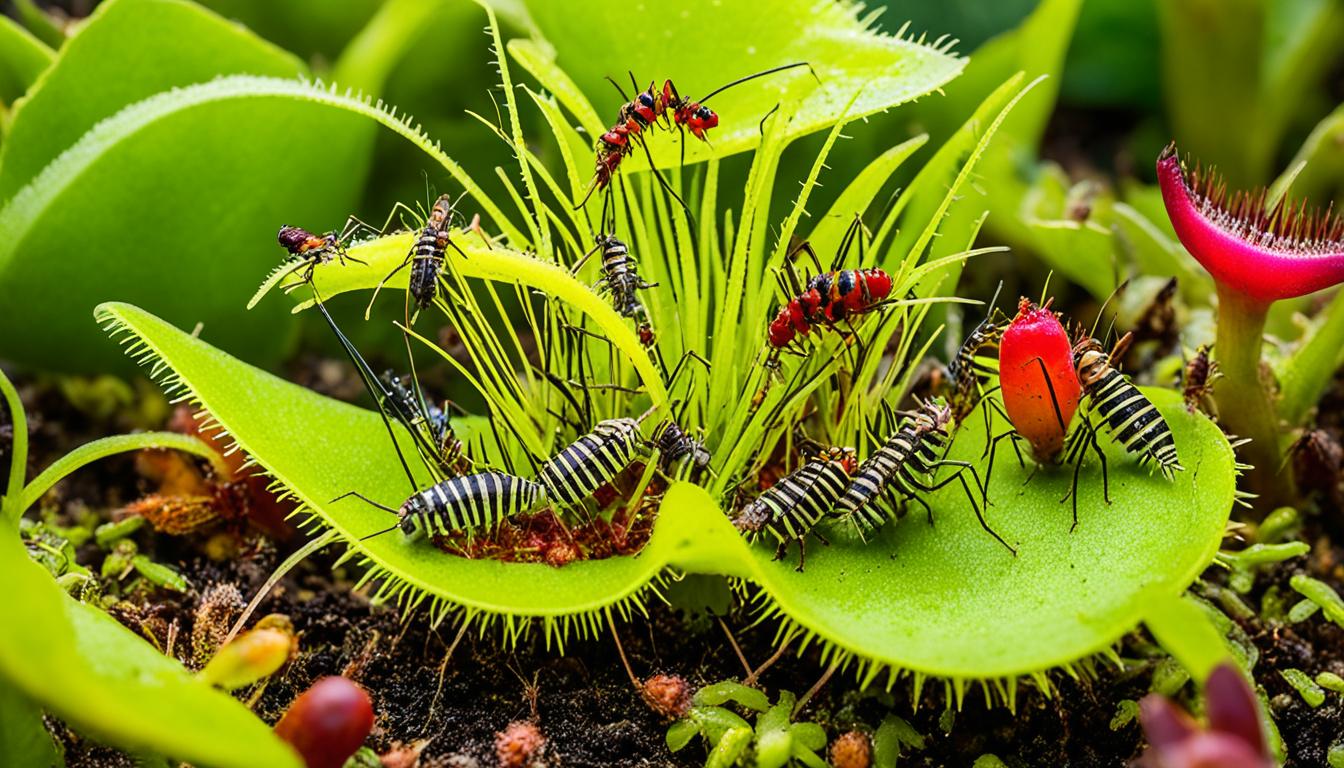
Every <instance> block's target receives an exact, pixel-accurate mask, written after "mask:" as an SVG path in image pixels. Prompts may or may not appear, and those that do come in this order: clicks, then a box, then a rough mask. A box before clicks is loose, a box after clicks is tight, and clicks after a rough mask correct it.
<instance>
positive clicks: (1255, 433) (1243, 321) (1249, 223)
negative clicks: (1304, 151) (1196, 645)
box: [1157, 144, 1344, 502]
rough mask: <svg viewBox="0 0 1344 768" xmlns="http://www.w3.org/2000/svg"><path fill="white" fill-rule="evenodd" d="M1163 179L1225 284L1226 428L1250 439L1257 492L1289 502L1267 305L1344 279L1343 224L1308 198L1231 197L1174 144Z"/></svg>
mask: <svg viewBox="0 0 1344 768" xmlns="http://www.w3.org/2000/svg"><path fill="white" fill-rule="evenodd" d="M1157 174H1158V183H1159V185H1160V186H1161V189H1162V199H1163V201H1164V202H1165V203H1166V206H1167V214H1168V215H1169V216H1170V217H1171V223H1172V226H1173V227H1175V229H1176V235H1177V237H1179V238H1180V240H1181V243H1182V244H1183V245H1184V246H1185V247H1186V250H1188V251H1190V253H1191V254H1192V255H1193V256H1194V257H1195V258H1196V259H1197V260H1198V261H1199V262H1200V264H1202V265H1203V266H1204V268H1205V269H1207V270H1208V271H1209V273H1210V274H1211V275H1212V276H1213V279H1214V282H1215V283H1216V284H1217V286H1218V341H1217V346H1216V347H1215V349H1214V352H1215V355H1216V356H1217V358H1218V363H1219V365H1220V367H1221V369H1222V371H1223V373H1224V374H1225V375H1226V377H1227V382H1226V383H1225V384H1224V385H1223V386H1222V387H1219V389H1218V392H1217V394H1216V398H1217V400H1218V405H1219V408H1218V410H1219V413H1220V414H1221V415H1222V418H1223V420H1224V422H1225V423H1226V425H1227V427H1228V429H1229V430H1230V431H1231V432H1233V433H1235V434H1237V435H1240V436H1242V437H1246V438H1250V440H1251V442H1250V444H1249V445H1248V447H1247V449H1246V450H1247V453H1248V455H1249V457H1250V458H1251V464H1253V465H1254V466H1255V472H1254V474H1253V475H1252V480H1253V483H1254V486H1253V487H1254V488H1255V489H1256V490H1258V491H1260V492H1262V493H1266V494H1268V495H1269V496H1271V497H1272V498H1269V499H1268V501H1270V502H1274V501H1289V500H1291V498H1292V481H1291V478H1290V477H1289V476H1288V475H1287V474H1286V473H1283V472H1279V471H1278V469H1279V467H1280V463H1281V456H1282V453H1281V447H1280V441H1281V436H1280V427H1279V416H1278V413H1277V411H1276V408H1275V398H1274V394H1273V392H1272V389H1271V388H1270V384H1269V383H1268V382H1266V381H1265V380H1264V376H1263V375H1262V373H1261V367H1260V352H1261V341H1262V337H1263V335H1264V328H1265V319H1266V316H1267V314H1268V312H1269V307H1270V305H1271V304H1273V303H1274V302H1275V301H1278V300H1281V299H1287V298H1293V297H1297V296H1304V295H1306V294H1309V293H1313V292H1315V291H1319V290H1322V289H1325V288H1329V287H1331V286H1334V285H1338V284H1339V283H1341V282H1344V219H1340V218H1339V217H1334V218H1332V217H1331V215H1330V212H1329V211H1325V212H1321V211H1315V210H1308V209H1307V207H1306V202H1305V201H1303V202H1301V203H1297V204H1295V203H1293V202H1292V201H1289V200H1287V199H1286V198H1280V199H1279V200H1278V201H1277V202H1273V203H1272V202H1271V201H1270V198H1269V197H1268V192H1260V193H1258V194H1257V193H1252V192H1237V193H1235V194H1229V192H1228V191H1227V189H1226V187H1225V185H1223V183H1222V182H1221V180H1220V179H1219V178H1218V177H1217V176H1216V175H1215V174H1213V173H1212V172H1211V171H1207V170H1201V169H1198V168H1197V169H1195V171H1194V172H1193V173H1190V172H1189V171H1188V169H1187V168H1186V167H1185V164H1184V163H1183V162H1182V161H1181V160H1180V158H1179V157H1178V156H1177V154H1176V148H1175V145H1174V144H1173V145H1171V146H1169V147H1167V149H1166V150H1164V151H1163V153H1162V155H1161V156H1160V157H1159V158H1158V161H1157Z"/></svg>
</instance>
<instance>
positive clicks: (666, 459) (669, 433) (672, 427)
mask: <svg viewBox="0 0 1344 768" xmlns="http://www.w3.org/2000/svg"><path fill="white" fill-rule="evenodd" d="M653 447H654V448H657V449H658V465H659V468H660V469H662V470H663V472H665V473H667V474H672V473H673V472H675V471H678V470H679V469H681V468H682V467H685V468H686V470H687V472H688V474H689V475H690V476H691V477H695V476H696V475H697V474H699V473H700V472H703V471H704V470H705V468H707V467H708V466H709V459H710V456H709V451H708V450H707V449H706V448H705V443H704V441H702V440H697V439H696V438H694V437H692V436H691V435H689V434H687V433H686V431H685V430H683V429H682V428H681V427H680V426H678V425H677V422H675V421H673V420H672V419H668V420H667V421H666V422H664V423H663V426H662V427H661V428H659V430H658V432H657V434H656V435H655V436H654V438H653Z"/></svg>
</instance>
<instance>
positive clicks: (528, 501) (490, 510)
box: [317, 300, 546, 538]
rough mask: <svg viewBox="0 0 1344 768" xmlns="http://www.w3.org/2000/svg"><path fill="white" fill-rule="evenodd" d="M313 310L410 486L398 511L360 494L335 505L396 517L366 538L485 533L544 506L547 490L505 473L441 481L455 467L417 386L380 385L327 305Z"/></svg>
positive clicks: (457, 477) (449, 432)
mask: <svg viewBox="0 0 1344 768" xmlns="http://www.w3.org/2000/svg"><path fill="white" fill-rule="evenodd" d="M317 306H318V309H320V310H321V312H322V316H323V317H324V318H326V321H327V324H328V325H329V326H330V327H331V330H332V333H334V334H335V335H336V338H337V340H339V341H340V343H341V346H342V347H343V348H344V349H345V352H346V354H347V355H348V356H349V357H350V360H351V362H352V363H354V365H355V368H356V369H357V370H358V372H359V375H360V378H361V379H362V380H363V382H364V386H365V387H366V388H367V389H368V391H369V394H370V395H372V396H373V400H374V403H375V405H376V406H377V408H378V413H379V415H380V416H381V417H382V419H383V425H384V427H386V429H387V433H388V437H389V438H390V439H391V440H392V446H393V448H394V449H395V450H396V452H397V458H398V459H399V460H400V461H401V466H402V469H403V470H405V472H406V479H407V481H408V482H409V483H410V485H411V491H412V493H411V495H410V497H409V498H407V499H406V500H405V501H404V502H402V504H401V506H400V507H399V508H396V509H393V508H392V507H389V506H386V505H383V504H380V503H378V502H376V501H374V500H373V499H370V498H368V497H367V496H364V495H363V494H361V493H359V492H358V491H350V492H349V493H345V494H343V495H341V496H339V497H337V498H336V499H334V500H333V503H334V502H335V501H339V500H341V499H344V498H347V497H351V496H353V497H355V498H357V499H360V500H362V501H364V502H366V503H368V504H370V505H372V506H375V507H377V508H379V509H382V510H384V511H387V512H390V513H392V514H395V515H397V517H398V518H399V519H398V522H397V524H396V525H393V526H391V527H389V528H386V529H384V530H382V531H378V532H376V533H373V534H370V535H369V536H366V537H365V538H370V537H372V536H378V535H381V534H384V533H388V532H390V531H394V530H397V529H400V530H401V531H402V533H404V534H405V535H406V536H407V537H408V538H418V537H421V536H424V535H426V534H440V535H449V534H452V533H455V532H459V531H467V532H473V531H478V530H485V529H489V528H493V527H495V526H497V525H499V524H500V523H501V522H503V521H505V520H508V519H510V518H513V517H515V516H517V515H521V514H524V513H527V512H531V511H533V510H535V509H537V508H538V507H540V506H541V505H542V504H543V503H544V502H545V501H546V489H545V488H544V487H543V486H542V485H541V484H540V483H537V482H534V481H531V480H526V479H523V478H521V477H515V476H513V475H510V474H505V473H503V472H480V473H476V474H470V475H461V476H452V477H444V474H445V473H446V472H450V471H452V469H453V466H454V464H455V463H456V462H455V461H449V460H448V457H447V456H446V455H445V453H444V451H443V444H444V441H443V440H442V439H440V440H437V441H436V440H435V439H433V435H434V434H435V430H436V429H437V428H436V427H435V426H434V424H435V423H436V418H435V417H434V416H433V415H431V414H430V413H429V412H428V409H427V408H425V406H424V402H425V401H424V396H423V394H422V393H420V392H419V388H418V386H416V385H414V384H412V385H411V386H410V387H406V386H404V385H403V384H402V383H401V382H400V380H397V379H396V378H395V377H392V379H393V381H394V382H395V385H389V384H388V383H387V382H385V381H384V380H380V379H379V378H378V377H377V376H375V375H374V373H373V370H372V369H371V368H370V367H369V364H368V363H367V362H365V360H364V357H363V356H362V355H360V353H359V351H358V350H357V349H356V348H355V346H354V345H353V344H352V343H351V342H350V340H349V339H348V338H346V336H345V334H344V333H342V332H341V330H340V328H339V327H337V325H336V322H335V321H334V320H333V319H332V317H331V314H330V313H329V312H327V308H326V306H325V305H324V304H323V303H322V302H321V301H320V300H319V301H318V302H317ZM389 417H390V418H391V419H394V420H396V421H397V422H398V423H400V424H401V425H402V426H403V427H404V428H405V429H406V430H407V431H408V432H409V433H410V435H411V438H412V441H413V443H414V444H415V447H416V451H417V452H418V453H419V454H420V458H421V461H422V462H423V464H424V466H425V469H426V470H427V471H428V472H429V474H430V477H431V480H432V481H433V482H432V483H431V485H430V486H429V487H427V488H424V489H421V488H420V484H419V483H418V482H417V481H416V479H415V475H414V474H413V473H412V472H411V468H410V465H409V464H408V463H407V461H406V457H405V455H404V454H403V453H402V451H401V446H400V444H399V443H398V441H397V437H396V433H395V432H394V431H393V429H392V423H391V421H390V420H389ZM439 434H451V430H450V429H445V430H444V431H443V432H440V433H439Z"/></svg>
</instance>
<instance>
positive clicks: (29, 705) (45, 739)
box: [0, 680, 65, 768]
mask: <svg viewBox="0 0 1344 768" xmlns="http://www.w3.org/2000/svg"><path fill="white" fill-rule="evenodd" d="M0 712H3V713H4V716H3V717H0V755H4V756H5V765H7V766H12V768H65V758H64V757H62V755H61V753H60V751H59V750H58V749H57V748H56V743H55V742H54V741H52V739H51V734H50V733H49V732H48V731H47V727H46V726H45V725H43V723H42V710H41V709H40V708H39V707H37V706H36V705H34V704H33V702H31V701H29V700H28V697H27V696H25V695H24V694H22V693H20V692H19V691H18V690H16V689H15V688H14V687H12V686H11V685H9V684H8V683H7V682H5V681H4V680H0Z"/></svg>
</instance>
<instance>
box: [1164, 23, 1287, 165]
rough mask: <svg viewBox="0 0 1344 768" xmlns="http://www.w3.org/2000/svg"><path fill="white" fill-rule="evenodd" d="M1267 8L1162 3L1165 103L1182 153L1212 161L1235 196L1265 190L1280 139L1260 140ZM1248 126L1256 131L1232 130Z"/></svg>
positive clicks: (1262, 115) (1270, 137)
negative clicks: (1237, 192) (1244, 191)
mask: <svg viewBox="0 0 1344 768" xmlns="http://www.w3.org/2000/svg"><path fill="white" fill-rule="evenodd" d="M1268 5H1272V3H1266V2H1265V0H1164V1H1163V2H1159V3H1158V4H1157V10H1158V20H1159V22H1160V28H1161V30H1162V46H1161V56H1162V95H1163V98H1164V100H1165V102H1166V108H1167V117H1168V120H1169V122H1170V124H1171V130H1172V132H1173V138H1175V140H1176V141H1177V142H1178V143H1179V144H1180V147H1181V149H1182V150H1183V151H1186V152H1190V153H1191V154H1192V156H1194V157H1198V158H1208V162H1214V158H1216V159H1217V163H1218V171H1219V172H1220V173H1222V174H1223V175H1224V176H1225V177H1226V179H1227V181H1228V185H1229V186H1230V188H1232V189H1248V188H1251V187H1254V186H1257V185H1259V184H1261V183H1263V182H1264V181H1265V180H1266V178H1265V177H1266V176H1267V175H1268V173H1269V164H1270V162H1271V160H1272V153H1273V150H1274V147H1275V144H1276V143H1277V140H1278V139H1277V136H1269V135H1268V132H1264V133H1262V131H1261V129H1262V128H1263V127H1264V125H1263V119H1264V111H1263V107H1262V104H1261V94H1262V89H1263V87H1264V80H1263V77H1262V71H1261V61H1260V57H1261V50H1262V40H1263V39H1264V34H1265V31H1264V30H1265V14H1266V6H1268ZM1240 125H1253V126H1256V130H1253V131H1241V130H1230V129H1229V127H1230V126H1240Z"/></svg>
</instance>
